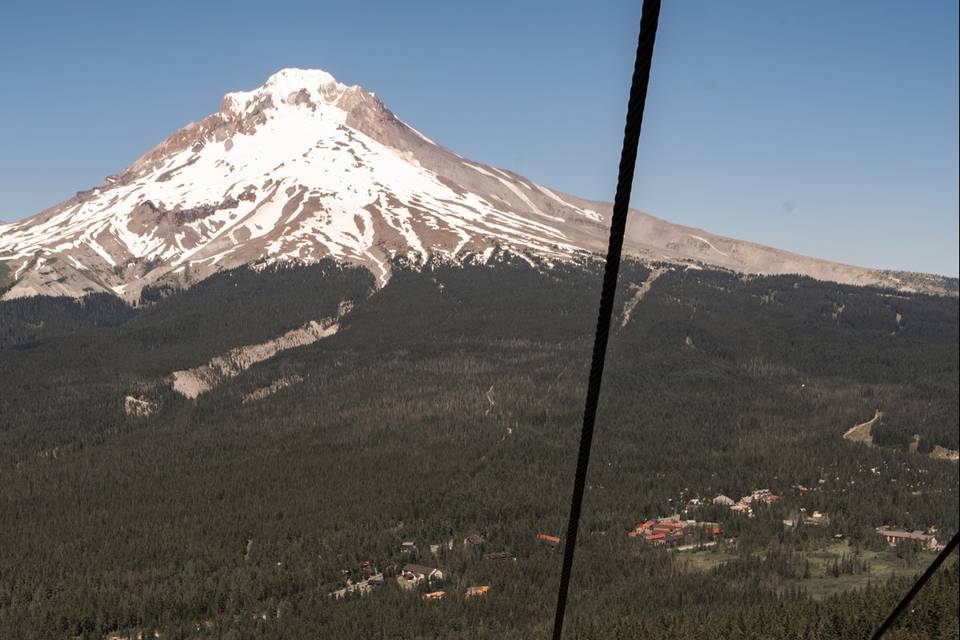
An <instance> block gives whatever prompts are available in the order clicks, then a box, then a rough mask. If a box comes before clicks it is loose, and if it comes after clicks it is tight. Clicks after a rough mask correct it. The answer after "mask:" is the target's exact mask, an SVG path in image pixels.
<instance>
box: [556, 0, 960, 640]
mask: <svg viewBox="0 0 960 640" xmlns="http://www.w3.org/2000/svg"><path fill="white" fill-rule="evenodd" d="M659 20H660V0H644V2H643V9H642V12H641V17H640V35H639V39H638V43H637V54H636V60H635V62H634V68H633V79H632V82H631V86H630V99H629V102H628V104H627V119H626V125H625V127H624V133H623V148H622V150H621V153H620V172H619V175H618V177H617V192H616V197H615V198H614V201H613V213H612V216H611V220H610V241H609V245H608V248H607V260H606V265H605V267H604V273H603V288H602V290H601V293H600V309H599V312H598V316H597V329H596V334H595V336H594V343H593V357H592V359H591V362H590V378H589V382H588V386H587V397H586V402H585V404H584V410H583V426H582V428H581V431H580V447H579V451H578V454H577V469H576V473H575V475H574V482H573V496H572V498H571V501H570V517H569V521H568V523H567V535H566V540H565V542H564V549H563V565H562V569H561V572H560V588H559V591H558V593H557V608H556V614H555V617H554V622H553V636H552V637H553V640H561V638H562V635H563V620H564V615H565V613H566V607H567V594H568V592H569V587H570V575H571V572H572V569H573V556H574V552H575V550H576V545H577V533H578V532H579V528H580V512H581V507H582V506H583V492H584V487H585V484H586V477H587V467H588V465H589V463H590V448H591V446H592V444H593V429H594V424H595V422H596V417H597V405H598V402H599V398H600V386H601V381H602V379H603V368H604V363H605V360H606V353H607V340H608V337H609V333H610V321H611V318H612V316H613V302H614V297H615V293H616V284H617V276H618V275H619V272H620V259H621V254H622V251H623V236H624V231H625V230H626V223H627V212H628V209H629V205H630V193H631V191H632V189H633V173H634V169H635V168H636V161H637V149H638V147H639V143H640V130H641V127H642V124H643V110H644V106H645V105H646V100H647V87H648V85H649V82H650V66H651V63H652V61H653V46H654V42H655V40H656V36H657V27H658V25H659ZM958 538H960V532H958V533H956V534H954V536H953V538H952V539H951V540H950V542H949V543H948V544H947V546H946V547H944V549H943V550H942V551H941V552H940V554H939V555H938V556H937V557H936V559H935V560H934V561H933V562H932V563H931V564H930V566H929V567H928V568H927V570H926V571H925V572H924V573H923V575H921V576H920V577H919V578H918V579H917V581H916V582H915V583H914V585H913V586H912V587H911V588H910V590H909V591H908V592H907V594H906V595H905V596H904V597H903V599H902V600H901V601H900V602H899V603H898V604H897V606H896V607H895V608H894V609H893V611H891V612H890V615H889V616H887V619H886V620H884V622H883V624H881V625H880V627H879V628H878V629H877V631H876V633H875V634H874V635H873V636H872V637H871V640H880V638H881V637H882V636H883V635H884V634H885V633H886V632H887V630H889V629H890V628H891V627H892V626H893V624H894V623H895V622H896V621H897V619H898V618H899V617H900V614H902V613H903V612H904V610H906V608H907V606H909V604H910V602H911V600H913V598H914V596H916V595H917V593H919V591H920V590H921V589H922V588H923V586H924V585H925V584H926V583H927V581H928V580H929V579H930V578H931V577H932V576H933V574H934V573H936V571H937V569H938V568H939V567H940V565H941V564H943V562H944V561H945V560H946V559H947V557H948V556H949V555H950V553H951V552H952V551H953V550H954V549H955V548H956V546H957V542H958Z"/></svg>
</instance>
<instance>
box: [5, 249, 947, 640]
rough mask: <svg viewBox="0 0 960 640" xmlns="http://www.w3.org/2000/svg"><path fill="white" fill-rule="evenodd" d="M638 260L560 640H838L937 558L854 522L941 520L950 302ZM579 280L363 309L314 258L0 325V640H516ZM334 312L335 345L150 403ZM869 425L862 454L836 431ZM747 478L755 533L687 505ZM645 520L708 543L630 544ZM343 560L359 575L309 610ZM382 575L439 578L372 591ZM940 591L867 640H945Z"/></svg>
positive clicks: (415, 274)
mask: <svg viewBox="0 0 960 640" xmlns="http://www.w3.org/2000/svg"><path fill="white" fill-rule="evenodd" d="M651 270H652V267H648V266H645V265H642V264H640V263H636V262H627V263H625V265H624V268H623V272H622V277H621V283H620V288H619V293H618V307H617V311H616V315H615V318H614V327H613V332H612V337H611V342H610V352H609V355H608V360H607V368H606V374H605V379H604V391H603V394H602V399H601V403H600V413H599V415H598V423H597V433H596V436H595V441H594V447H593V456H592V462H591V469H590V475H589V478H588V489H587V493H586V499H585V505H584V515H583V520H582V524H581V543H580V547H579V549H578V553H577V560H576V565H575V570H574V580H573V583H572V585H571V601H570V604H569V609H568V620H569V622H568V629H567V631H568V633H567V637H569V638H579V639H594V638H651V639H663V640H666V639H679V638H684V639H688V638H700V637H711V638H737V639H758V640H759V639H761V638H763V639H771V640H778V639H795V640H800V639H819V638H824V639H840V638H843V639H847V638H868V637H869V635H870V633H871V632H872V630H873V628H874V627H875V626H876V625H877V624H879V622H880V621H881V620H882V618H883V617H884V616H885V615H886V614H887V613H888V612H889V610H890V608H891V607H892V605H893V604H894V603H895V602H896V600H897V599H898V598H899V597H900V596H901V595H902V594H903V593H904V592H905V591H906V589H907V588H908V587H909V584H910V580H911V578H912V577H913V576H915V575H916V574H917V573H919V572H921V571H922V570H923V569H924V568H925V566H926V565H927V564H928V563H929V562H930V561H931V560H932V558H933V555H934V554H933V552H931V551H928V550H924V549H921V548H919V546H912V545H910V544H907V543H902V544H901V545H899V546H897V547H896V548H890V547H888V546H887V544H886V542H885V541H884V540H883V539H882V538H881V537H880V536H879V535H878V534H877V532H876V528H877V527H878V526H880V525H883V524H889V525H893V526H896V527H901V528H904V529H906V530H914V529H921V530H926V529H928V527H931V526H933V527H936V529H937V533H936V536H937V537H938V539H940V540H941V541H946V540H947V539H948V538H949V536H950V535H952V534H953V532H954V531H956V530H957V528H958V526H960V522H958V519H960V516H958V506H960V497H958V483H960V474H958V467H957V464H956V463H955V462H950V461H946V460H940V459H936V458H932V457H931V456H930V452H931V451H933V450H934V449H935V448H936V447H941V448H945V449H952V450H955V449H958V448H960V446H958V415H960V409H958V395H960V394H958V391H960V390H958V373H960V362H958V360H960V354H958V329H960V325H958V303H957V299H956V298H941V297H934V296H925V295H913V294H903V293H899V292H895V291H882V290H875V289H864V288H856V287H849V286H843V285H837V284H832V283H824V282H817V281H814V280H810V279H807V278H802V277H795V276H781V277H745V276H742V275H738V274H732V273H725V272H717V271H703V270H697V269H683V268H680V267H670V268H665V269H664V270H663V272H662V273H661V272H660V271H659V269H658V271H657V274H658V275H659V277H657V278H656V279H655V280H653V282H652V284H651V285H650V286H649V289H648V290H647V289H644V288H642V287H641V286H640V285H641V284H643V283H644V282H645V281H647V280H648V279H651ZM600 277H601V270H600V267H599V265H597V264H594V263H590V262H586V263H583V264H580V265H563V264H560V265H548V264H537V265H535V266H532V265H530V264H528V262H527V261H526V260H525V259H522V258H520V257H516V256H511V255H509V254H503V255H501V256H500V257H499V259H497V260H495V261H494V262H493V263H491V264H489V265H483V266H481V265H473V266H471V265H467V266H463V267H461V266H450V265H444V264H439V263H437V264H430V265H427V266H425V267H423V268H420V269H412V268H407V267H405V266H404V265H403V264H401V263H398V264H397V265H396V268H395V271H394V274H393V277H392V279H391V280H390V282H389V283H388V285H387V286H385V287H383V288H381V289H377V288H376V287H375V283H374V280H373V278H372V276H371V275H370V274H369V273H368V272H366V271H364V270H362V269H356V268H347V267H340V266H337V265H335V264H333V263H331V262H322V263H320V264H317V265H313V266H307V267H296V268H267V269H260V270H252V269H241V270H236V271H230V272H226V273H222V274H219V275H217V276H214V277H212V278H209V279H207V280H205V281H203V282H201V283H199V284H198V285H196V286H194V287H193V288H191V289H188V290H185V291H179V292H178V291H172V290H164V289H151V290H147V291H145V292H144V296H143V299H142V300H141V302H140V303H139V304H138V305H137V306H135V307H130V306H127V305H126V304H124V303H123V302H121V301H119V300H117V299H115V298H111V297H108V296H91V297H88V298H85V299H84V300H82V301H80V302H74V301H70V300H64V299H51V298H31V299H25V300H14V301H9V302H4V303H0V389H2V393H0V515H2V518H0V638H4V639H6V638H22V639H24V640H39V639H44V640H47V639H66V638H82V639H84V640H87V639H93V638H97V639H100V638H107V637H111V636H113V637H120V638H124V637H128V636H129V637H136V634H138V633H143V634H146V636H147V637H150V634H152V633H153V632H155V631H156V632H159V633H160V634H161V635H160V637H162V638H164V640H168V639H175V638H230V639H246V638H250V639H253V638H258V639H259V638H268V639H280V638H353V637H365V638H379V637H385V638H411V639H427V638H431V639H432V638H472V639H477V640H479V639H501V638H506V639H521V638H523V639H526V638H545V637H547V635H548V633H549V630H550V624H551V623H552V619H553V609H552V608H553V605H554V600H555V595H556V588H557V582H558V579H559V569H560V553H559V552H558V551H556V550H551V549H550V548H549V547H548V546H545V545H543V544H538V541H537V540H536V534H537V533H541V532H545V533H550V534H556V535H560V534H561V533H562V532H563V529H564V526H565V522H566V517H567V509H568V507H569V504H568V501H569V494H570V486H571V481H572V474H573V469H574V465H575V455H576V443H577V440H578V437H579V427H580V419H581V412H582V403H583V395H584V392H585V383H586V373H587V367H588V365H589V354H590V349H591V347H592V338H593V329H594V326H595V321H596V316H595V314H596V305H597V298H598V291H599V281H600ZM644 291H645V293H643V292H644ZM640 294H643V295H640ZM344 301H350V302H352V303H353V306H352V310H351V311H350V312H349V313H347V314H346V315H345V316H344V317H343V318H342V320H341V328H340V330H339V332H337V333H336V334H335V335H332V336H330V337H327V338H324V339H322V340H319V341H318V342H315V343H313V344H310V345H307V346H302V347H298V348H294V349H290V350H287V351H283V352H281V353H279V354H278V355H276V356H275V357H273V358H270V359H268V360H266V361H264V362H261V363H259V364H256V365H254V366H252V367H251V368H249V369H247V370H246V371H244V372H242V373H241V374H240V375H239V376H237V377H235V378H232V379H229V380H226V381H224V382H223V383H222V384H221V385H220V386H218V387H216V388H215V389H213V390H212V391H210V392H208V393H205V394H203V395H201V396H200V397H198V398H197V399H196V400H190V399H187V398H185V397H183V396H181V395H180V394H178V393H176V392H174V391H173V390H172V388H171V384H170V375H171V374H172V372H174V371H176V370H180V369H186V368H189V367H196V366H198V365H201V364H203V363H205V362H207V361H209V360H210V359H211V358H213V357H215V356H217V355H219V354H223V353H225V352H227V351H228V350H229V349H231V348H234V347H237V346H241V345H249V344H255V343H259V342H262V341H264V340H268V339H270V338H274V337H276V336H278V335H280V334H282V333H284V332H286V331H290V330H291V329H295V328H297V327H301V326H303V325H304V324H305V323H307V322H309V321H310V320H315V319H318V318H323V317H329V316H332V315H334V314H336V313H337V310H338V308H343V307H342V305H341V303H343V302H344ZM281 380H282V381H285V385H286V386H282V385H278V386H276V387H275V388H273V391H275V392H272V393H270V394H265V395H261V396H256V395H254V396H251V394H252V393H253V392H255V391H257V390H262V389H265V388H270V387H271V385H273V384H274V383H276V382H277V381H281ZM128 396H130V397H134V398H137V399H140V400H142V401H144V402H145V403H147V404H148V405H149V406H150V407H151V411H150V412H145V413H149V415H136V413H134V414H132V415H131V414H130V412H129V411H128V410H125V408H126V405H125V398H127V397H128ZM251 398H253V399H251ZM878 411H879V412H880V413H881V414H882V418H880V419H878V420H877V422H876V424H875V425H874V427H873V430H872V434H871V435H872V437H873V444H872V445H868V444H864V443H858V442H851V441H848V440H845V439H844V437H843V436H844V433H845V432H846V431H847V430H848V429H850V428H851V427H853V426H854V425H856V424H859V423H863V422H865V421H868V420H869V419H870V418H872V417H874V416H875V415H876V414H877V412H878ZM759 488H766V489H770V490H771V491H773V492H775V493H776V494H777V495H779V496H780V498H781V499H780V500H779V501H778V502H776V503H774V504H771V505H765V506H756V507H755V509H754V512H753V517H747V516H746V515H738V514H736V513H733V512H731V511H730V509H729V508H727V507H725V506H722V505H715V504H713V503H712V499H713V498H714V497H715V496H717V495H718V494H724V495H727V496H730V497H732V498H733V499H734V500H736V499H738V498H739V497H740V496H744V495H748V494H750V493H751V492H752V491H753V490H755V489H759ZM801 509H805V510H806V511H804V512H801V511H800V510H801ZM815 510H816V511H820V512H823V513H826V514H828V515H829V522H828V523H827V524H825V525H824V524H821V525H818V526H813V525H805V524H803V523H802V522H800V523H799V524H798V525H797V526H786V525H785V524H784V520H794V521H796V520H797V519H798V518H799V515H798V514H801V513H812V512H813V511H815ZM674 513H678V514H682V517H684V518H690V519H696V520H700V521H711V522H717V523H718V524H719V525H720V526H721V527H722V531H723V533H722V536H720V539H719V541H718V544H717V545H715V546H711V547H707V548H703V549H692V550H675V549H674V550H668V549H666V548H655V547H653V546H652V545H649V544H646V543H644V542H642V541H640V540H638V539H633V538H629V537H628V536H627V532H628V531H630V530H631V529H632V528H633V527H634V524H635V523H637V522H640V521H643V520H644V519H646V518H650V517H657V516H669V515H671V514H674ZM799 519H800V520H802V518H799ZM469 536H476V537H475V538H473V542H475V544H473V543H471V544H465V539H466V538H467V537H469ZM405 541H412V542H414V543H415V544H416V547H417V551H416V552H415V553H408V552H401V549H400V545H401V543H402V542H405ZM433 545H435V546H433ZM431 546H433V548H431ZM490 554H501V555H502V556H505V559H490ZM493 557H494V558H496V557H499V556H496V555H495V556H493ZM365 561H370V563H371V565H372V566H375V567H376V568H377V570H379V571H382V572H383V573H384V575H385V577H386V579H385V585H384V586H383V587H382V588H380V589H377V590H374V591H372V592H371V593H369V594H367V595H363V596H360V595H355V594H349V595H347V597H345V598H342V599H338V598H333V597H331V596H330V594H331V593H332V592H334V591H335V590H337V589H340V588H343V587H344V586H345V585H346V584H347V581H348V580H350V581H358V580H360V579H362V578H363V577H365V575H367V574H368V573H370V572H371V571H372V569H371V568H368V567H366V566H365V565H364V562H365ZM411 561H415V562H417V563H419V564H423V565H428V566H431V567H439V568H441V569H442V570H443V572H444V574H445V575H444V579H443V580H442V581H439V582H437V583H435V584H433V585H430V586H428V585H426V584H422V585H420V586H419V587H418V588H417V589H415V590H414V591H413V592H410V591H405V590H403V589H401V588H399V586H398V585H397V583H396V581H395V580H394V578H393V576H395V575H396V574H397V573H398V571H399V570H400V569H401V568H402V567H403V565H404V564H405V563H408V562H411ZM958 580H960V565H958V563H957V561H956V559H955V558H954V559H953V560H951V561H949V562H948V563H947V565H945V567H944V568H943V569H942V570H941V572H940V573H939V574H938V575H937V577H936V578H935V579H934V580H933V581H932V583H931V584H930V585H929V586H928V588H927V589H926V590H925V591H924V592H923V593H922V594H921V596H920V597H919V599H918V600H917V601H916V603H915V605H914V606H913V607H912V609H911V611H910V612H909V613H908V614H906V615H905V616H904V619H903V621H902V623H901V624H900V625H899V626H898V628H897V629H896V630H895V631H894V632H893V633H891V634H890V636H889V637H890V638H898V639H900V640H913V639H920V638H958V637H960V627H958V614H957V608H958ZM478 585H488V586H489V587H490V590H489V593H487V594H486V595H483V596H476V597H473V598H466V597H465V591H466V589H467V588H468V587H470V586H478ZM434 590H443V591H445V594H446V595H445V597H444V598H443V599H442V600H438V601H426V600H424V599H423V598H422V594H423V593H424V592H426V591H434Z"/></svg>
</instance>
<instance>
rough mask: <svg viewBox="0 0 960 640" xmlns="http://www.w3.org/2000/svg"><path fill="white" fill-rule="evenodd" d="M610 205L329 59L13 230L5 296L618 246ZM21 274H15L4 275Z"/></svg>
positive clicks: (759, 250)
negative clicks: (305, 266)
mask: <svg viewBox="0 0 960 640" xmlns="http://www.w3.org/2000/svg"><path fill="white" fill-rule="evenodd" d="M609 212H610V205H609V204H607V203H600V202H590V201H586V200H583V199H580V198H576V197H574V196H570V195H566V194H562V193H559V192H557V191H554V190H551V189H549V188H547V187H545V186H543V185H539V184H536V183H534V182H532V181H530V180H527V179H526V178H523V177H522V176H519V175H517V174H515V173H512V172H510V171H506V170H503V169H498V168H495V167H491V166H487V165H483V164H480V163H475V162H471V161H469V160H467V159H465V158H463V157H462V156H460V155H458V154H456V153H454V152H452V151H450V150H448V149H446V148H444V147H442V146H440V145H439V144H437V143H436V142H434V141H433V140H431V139H429V138H427V137H426V136H424V135H423V134H421V133H420V132H418V131H417V130H416V129H414V128H413V127H411V126H410V125H408V124H406V123H404V122H403V121H401V120H400V119H398V118H397V117H396V116H395V115H394V114H393V113H392V112H391V111H390V110H389V109H387V107H386V106H384V104H383V103H382V102H381V101H380V100H379V99H378V98H377V97H375V96H374V95H373V94H372V93H369V92H367V91H364V90H363V89H362V88H361V87H359V86H356V85H354V86H348V85H345V84H342V83H340V82H338V81H337V80H336V79H335V78H334V77H333V76H332V75H330V74H329V73H327V72H325V71H320V70H306V69H283V70H281V71H278V72H277V73H275V74H274V75H272V76H270V78H268V79H267V81H266V83H264V85H263V86H261V87H259V88H257V89H254V90H253V91H246V92H236V93H229V94H227V95H226V96H224V98H223V101H222V103H221V105H220V110H219V111H218V112H217V113H214V114H212V115H210V116H207V117H206V118H204V119H203V120H201V121H200V122H197V123H192V124H189V125H187V126H186V127H184V128H183V129H181V130H180V131H178V132H176V133H174V134H173V135H171V136H169V137H168V138H167V139H166V140H164V141H163V142H162V143H161V144H160V145H158V146H157V147H155V148H154V149H152V150H150V151H149V152H147V153H146V154H145V155H144V156H142V157H141V158H139V159H138V160H137V161H136V162H134V163H133V164H132V165H131V166H130V167H129V168H128V169H126V170H125V171H123V172H122V173H120V174H118V175H113V176H108V177H107V178H106V179H105V180H104V182H103V184H101V185H99V186H97V187H95V188H93V189H90V190H87V191H81V192H78V193H77V194H76V195H75V196H74V197H72V198H70V199H68V200H66V201H64V202H62V203H60V204H58V205H56V206H54V207H52V208H50V209H47V210H45V211H43V212H41V213H39V214H37V215H35V216H33V217H31V218H28V219H26V220H23V221H20V222H16V223H12V224H6V225H0V267H6V269H2V268H0V279H2V278H3V277H4V271H6V272H7V274H6V279H7V283H6V285H7V286H8V289H7V291H6V293H5V294H4V298H15V297H22V296H30V295H66V296H73V297H79V296H82V295H84V294H87V293H92V292H111V293H114V294H117V295H120V296H123V297H125V298H128V299H136V298H138V297H139V294H140V290H141V289H142V288H143V287H144V286H146V285H148V284H155V283H172V284H176V285H189V284H191V283H193V282H196V281H198V280H200V279H203V278H205V277H207V276H209V275H211V274H213V273H215V272H217V271H220V270H223V269H229V268H233V267H237V266H242V265H250V264H270V263H275V262H283V261H289V262H307V263H309V262H314V261H317V260H319V259H321V258H324V257H332V258H335V259H337V260H340V261H344V262H350V263H355V264H361V265H364V266H365V267H367V268H369V269H370V271H371V272H372V273H373V274H374V275H375V276H376V278H377V279H378V280H379V281H380V282H381V283H385V282H386V281H387V280H388V279H389V277H390V264H391V259H392V258H394V257H396V256H398V255H404V256H409V257H410V258H411V259H413V260H422V259H426V258H429V257H439V258H443V259H450V260H461V261H462V260H467V259H479V260H485V259H487V258H488V257H489V256H490V255H491V253H492V252H493V251H495V250H496V249H497V248H498V247H499V248H503V249H507V250H510V251H513V252H515V253H517V254H520V255H528V256H538V257H540V258H542V259H545V260H548V261H549V260H569V259H574V258H576V257H577V256H578V255H582V254H592V253H602V252H603V251H604V250H605V248H606V242H607V233H608V230H607V224H606V220H607V217H608V215H609ZM625 251H626V252H627V253H628V254H631V255H634V256H637V257H640V258H642V259H646V260H651V261H665V262H673V263H680V264H690V265H695V266H707V267H720V268H725V269H732V270H736V271H741V272H745V273H803V274H807V275H810V276H812V277H815V278H820V279H825V280H836V281H839V282H845V283H851V284H862V285H881V286H889V287H894V288H900V289H905V290H917V291H932V292H947V291H950V290H951V289H952V290H955V288H956V283H955V282H953V281H950V280H947V279H945V278H941V277H938V276H929V275H923V274H908V273H896V272H889V271H878V270H873V269H865V268H859V267H852V266H847V265H842V264H837V263H831V262H826V261H822V260H817V259H813V258H807V257H803V256H798V255H795V254H791V253H788V252H784V251H779V250H776V249H771V248H768V247H763V246H760V245H755V244H752V243H747V242H742V241H738V240H731V239H728V238H723V237H720V236H716V235H713V234H710V233H707V232H705V231H701V230H698V229H692V228H688V227H682V226H678V225H673V224H671V223H668V222H666V221H663V220H660V219H657V218H654V217H652V216H649V215H646V214H643V213H640V212H633V214H632V215H631V220H630V223H629V225H628V230H627V238H626V242H625ZM2 286H4V283H3V282H0V287H2Z"/></svg>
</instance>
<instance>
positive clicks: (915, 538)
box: [877, 525, 943, 551]
mask: <svg viewBox="0 0 960 640" xmlns="http://www.w3.org/2000/svg"><path fill="white" fill-rule="evenodd" d="M877 533H878V534H879V535H881V536H883V539H884V540H886V542H887V544H888V545H890V546H891V547H895V546H897V545H898V544H902V543H904V542H913V543H916V544H918V545H920V546H921V547H923V548H924V549H928V550H930V551H939V550H941V549H943V545H942V544H940V542H939V541H938V540H937V536H936V533H937V530H936V528H935V527H929V528H928V529H927V530H926V531H922V530H920V529H917V530H914V531H906V530H904V529H898V528H895V527H891V526H889V525H884V526H882V527H877Z"/></svg>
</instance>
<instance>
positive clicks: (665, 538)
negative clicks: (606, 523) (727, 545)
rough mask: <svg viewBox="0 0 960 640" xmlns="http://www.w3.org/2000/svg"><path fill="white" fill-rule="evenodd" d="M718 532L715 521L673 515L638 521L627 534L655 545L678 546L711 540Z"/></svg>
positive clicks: (718, 528)
mask: <svg viewBox="0 0 960 640" xmlns="http://www.w3.org/2000/svg"><path fill="white" fill-rule="evenodd" d="M720 534H721V530H720V525H719V524H717V523H716V522H697V521H696V520H681V519H680V516H677V515H673V516H670V517H669V518H651V519H649V520H646V521H644V522H638V523H637V524H636V525H634V527H633V529H632V530H631V531H630V532H628V533H627V536H628V537H630V538H639V539H640V540H642V541H644V542H649V543H650V544H653V545H656V546H668V547H678V546H681V545H688V544H697V543H702V542H711V541H713V540H714V539H716V538H717V537H719V536H720Z"/></svg>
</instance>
